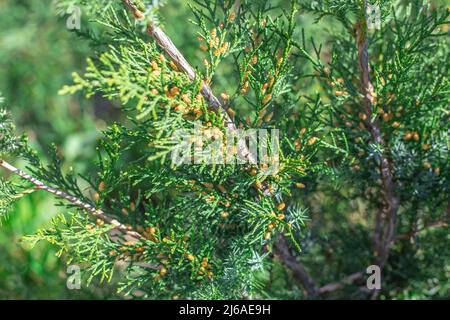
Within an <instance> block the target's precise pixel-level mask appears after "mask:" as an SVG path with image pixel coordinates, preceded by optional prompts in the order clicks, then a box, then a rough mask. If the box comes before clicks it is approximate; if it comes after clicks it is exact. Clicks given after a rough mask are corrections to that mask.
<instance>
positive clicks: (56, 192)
mask: <svg viewBox="0 0 450 320" xmlns="http://www.w3.org/2000/svg"><path fill="white" fill-rule="evenodd" d="M0 166H1V167H3V168H4V169H6V170H8V171H10V172H12V173H14V174H16V175H18V176H19V177H21V178H22V179H25V180H27V181H29V182H31V183H32V184H34V185H35V188H36V189H38V190H44V191H47V192H49V193H51V194H53V195H55V196H57V197H58V198H61V199H64V200H66V201H68V202H70V203H72V204H73V205H75V206H77V207H80V208H82V209H84V210H86V211H88V212H89V213H91V214H92V215H93V216H94V217H96V218H99V219H101V220H103V221H104V222H106V223H108V224H110V225H112V226H114V228H115V229H117V230H120V231H122V232H124V233H125V234H126V235H128V236H130V237H133V238H135V239H140V238H143V237H142V236H141V235H140V234H139V233H137V232H135V231H132V230H130V227H128V226H126V225H124V224H122V223H120V222H119V221H117V220H116V219H114V218H111V217H109V216H108V215H107V214H106V213H105V212H104V211H103V210H101V209H97V208H95V207H94V206H92V205H90V204H88V203H86V202H83V201H82V200H80V199H78V198H76V197H74V196H71V195H70V194H68V193H66V192H63V191H60V190H58V189H55V188H53V187H50V186H48V185H46V184H45V183H43V182H42V181H40V180H38V179H36V178H34V177H32V176H30V175H29V174H27V173H26V172H24V171H22V170H20V169H18V168H16V167H14V166H13V165H11V164H9V163H8V162H6V161H4V160H0Z"/></svg>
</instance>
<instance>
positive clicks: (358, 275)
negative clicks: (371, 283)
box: [319, 272, 364, 294]
mask: <svg viewBox="0 0 450 320" xmlns="http://www.w3.org/2000/svg"><path fill="white" fill-rule="evenodd" d="M363 276H364V274H363V273H362V272H355V273H352V274H351V275H349V276H347V277H345V278H344V279H342V280H341V281H338V282H332V283H329V284H327V285H325V286H323V287H321V288H320V289H319V293H320V294H325V293H330V292H332V291H336V290H339V289H342V288H344V287H345V286H346V285H349V284H352V283H354V282H356V281H358V280H360V279H362V278H363Z"/></svg>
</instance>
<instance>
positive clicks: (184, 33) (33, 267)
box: [0, 0, 450, 299]
mask: <svg viewBox="0 0 450 320" xmlns="http://www.w3.org/2000/svg"><path fill="white" fill-rule="evenodd" d="M274 2H278V0H274ZM435 2H436V3H441V4H443V3H444V4H447V5H448V4H450V1H442V0H440V1H435ZM163 16H164V17H166V18H165V20H166V21H164V20H163V24H164V26H165V28H166V29H167V31H168V33H169V34H170V35H171V36H172V37H173V40H174V42H175V43H176V44H177V45H178V46H180V47H181V48H182V50H183V51H184V52H185V53H186V55H187V57H188V59H189V60H190V61H201V59H200V57H198V56H196V55H197V54H199V52H198V50H195V48H196V47H197V45H198V43H197V42H196V36H195V30H194V28H193V27H192V28H187V27H186V25H187V24H188V22H187V21H188V19H189V18H190V17H191V16H190V11H189V8H188V6H187V1H184V0H171V1H169V3H168V5H167V6H166V7H164V9H163ZM299 19H300V21H299V22H300V24H301V25H302V26H304V27H305V28H306V29H307V31H308V32H309V34H314V36H315V40H316V42H326V34H327V32H328V31H329V30H324V29H321V28H320V27H319V26H317V25H314V24H313V19H312V17H303V16H302V17H300V18H299ZM165 22H167V23H165ZM169 22H170V23H169ZM331 28H332V25H330V29H331ZM89 52H90V48H89V47H88V45H87V44H86V43H84V42H83V41H81V40H80V39H79V38H78V37H77V36H76V35H75V34H74V33H71V32H69V31H68V30H67V28H66V17H63V16H62V17H61V16H58V14H57V12H56V10H55V9H54V8H53V5H52V1H42V0H0V92H1V93H2V95H3V96H4V97H5V106H6V108H7V109H8V110H10V111H11V113H12V115H13V118H14V120H15V123H16V124H17V126H18V131H20V132H25V133H26V134H27V135H28V137H29V138H30V141H31V143H32V145H33V146H34V147H35V148H36V149H37V150H38V152H39V153H40V156H41V157H42V158H43V159H45V158H46V154H47V153H46V150H47V149H48V148H49V146H50V145H51V144H52V143H54V144H56V146H57V147H58V149H59V151H60V153H61V154H62V155H64V157H65V160H66V161H65V163H67V164H70V165H76V168H75V169H76V171H77V172H79V173H81V174H89V168H90V167H91V165H92V162H93V161H94V159H95V146H96V140H97V138H98V137H99V132H100V131H101V130H102V129H104V128H105V127H106V124H107V123H110V122H111V121H113V120H120V112H119V109H118V107H117V106H114V105H112V104H111V103H109V102H106V101H104V100H103V99H102V98H101V97H94V98H92V99H90V100H89V101H87V100H86V99H84V98H83V97H81V96H75V97H61V96H58V90H59V89H60V88H61V87H62V86H63V85H64V84H67V83H70V82H71V73H72V72H73V71H81V70H82V69H83V67H84V66H85V61H86V57H87V56H89ZM219 81H220V80H219ZM219 85H224V84H222V83H219ZM18 166H19V167H20V166H21V164H18ZM22 167H23V166H22ZM315 201H316V202H320V201H321V200H320V199H319V198H317V199H316V200H315ZM330 205H331V206H334V205H335V204H334V203H332V204H330ZM361 206H363V205H362V204H361ZM347 209H348V208H346V207H345V206H344V207H343V208H342V211H346V210H347ZM363 210H364V209H363V208H358V209H357V210H355V211H356V213H355V214H358V212H361V211H363ZM57 213H59V208H58V207H56V206H55V205H54V202H53V199H52V197H50V196H48V195H47V194H45V193H40V192H36V193H34V194H32V195H30V196H27V197H25V198H23V199H22V200H21V201H20V202H18V204H17V205H16V206H15V207H14V210H13V211H12V212H11V213H10V214H9V216H8V217H7V218H6V219H4V220H2V221H1V226H0V299H76V298H83V299H89V298H117V297H118V296H116V295H115V294H114V291H113V289H112V288H111V287H109V286H108V285H106V284H98V283H94V284H92V285H91V287H90V288H83V289H82V290H73V291H71V290H68V289H67V287H66V279H67V275H66V272H65V270H66V265H65V263H64V261H62V260H60V259H59V258H57V257H56V256H55V253H56V248H54V247H53V246H51V245H49V244H46V243H40V244H38V245H37V246H36V247H35V248H34V249H33V250H31V249H30V248H29V247H27V245H25V244H23V243H21V241H20V240H21V237H22V236H23V235H28V234H32V233H34V232H35V231H36V230H37V229H39V228H43V227H45V226H47V225H48V223H49V220H50V219H51V217H52V216H54V215H55V214H57ZM361 245H364V244H361ZM274 268H279V266H274ZM270 286H272V288H271V291H273V292H277V295H276V297H277V298H292V297H296V296H297V295H299V296H300V294H299V293H298V288H297V287H295V286H292V285H291V284H290V281H289V279H287V278H284V276H283V277H280V278H278V279H275V281H270ZM273 287H277V289H276V290H274V288H273ZM291 287H292V288H291ZM296 290H297V291H296ZM285 291H286V292H285ZM285 293H286V295H285ZM399 297H400V296H399Z"/></svg>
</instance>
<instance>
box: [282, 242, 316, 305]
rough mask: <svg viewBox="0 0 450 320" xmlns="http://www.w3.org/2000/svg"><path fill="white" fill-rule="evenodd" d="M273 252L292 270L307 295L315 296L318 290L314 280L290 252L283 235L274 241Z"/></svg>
mask: <svg viewBox="0 0 450 320" xmlns="http://www.w3.org/2000/svg"><path fill="white" fill-rule="evenodd" d="M274 253H275V255H276V256H277V257H278V258H280V259H281V260H282V261H283V263H284V264H285V265H286V266H287V267H288V268H289V269H290V270H291V271H292V274H293V276H294V278H295V279H297V280H298V281H299V282H300V283H301V284H302V286H303V287H304V288H305V290H306V294H307V296H309V297H311V298H314V297H317V296H318V294H319V290H318V289H317V286H316V284H315V283H314V280H313V279H312V278H311V276H310V275H309V274H308V272H307V271H306V269H305V267H303V265H302V264H301V263H300V262H299V261H297V259H296V258H295V256H293V255H292V254H291V252H290V251H289V244H288V242H287V240H286V238H285V237H283V236H281V237H280V239H279V240H278V241H277V243H275V246H274Z"/></svg>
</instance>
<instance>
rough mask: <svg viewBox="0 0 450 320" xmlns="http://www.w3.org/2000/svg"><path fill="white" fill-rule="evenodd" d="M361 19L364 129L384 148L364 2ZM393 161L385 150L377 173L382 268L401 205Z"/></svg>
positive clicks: (378, 252) (378, 254)
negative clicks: (380, 197) (380, 188)
mask: <svg viewBox="0 0 450 320" xmlns="http://www.w3.org/2000/svg"><path fill="white" fill-rule="evenodd" d="M363 5H364V8H363V9H364V18H363V19H361V20H360V21H359V22H358V23H357V24H356V42H357V47H358V65H359V70H360V81H361V94H362V96H363V105H364V111H365V113H366V114H367V120H366V123H365V124H366V127H367V129H368V130H369V132H370V134H371V137H372V140H373V142H374V143H375V144H377V145H379V146H381V147H385V145H386V144H385V141H384V139H383V135H382V132H381V125H380V119H379V117H378V116H376V115H375V114H374V106H375V94H374V87H373V85H372V82H371V80H370V65H369V48H368V47H369V42H368V35H367V17H366V16H365V11H366V8H367V0H364V4H363ZM392 170H393V168H392V161H391V159H390V158H389V155H388V152H387V150H386V148H385V150H384V151H383V153H382V154H381V156H380V163H379V172H380V176H381V181H382V184H383V204H382V206H381V208H380V209H379V211H378V212H377V215H376V221H375V233H374V246H375V255H376V258H377V261H378V264H379V265H380V267H383V266H384V265H385V264H386V262H387V259H388V257H389V251H390V247H391V245H392V241H393V240H394V239H395V228H396V225H397V213H398V209H399V206H400V201H399V198H398V197H397V196H396V195H395V192H394V189H395V186H394V178H393V173H392Z"/></svg>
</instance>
